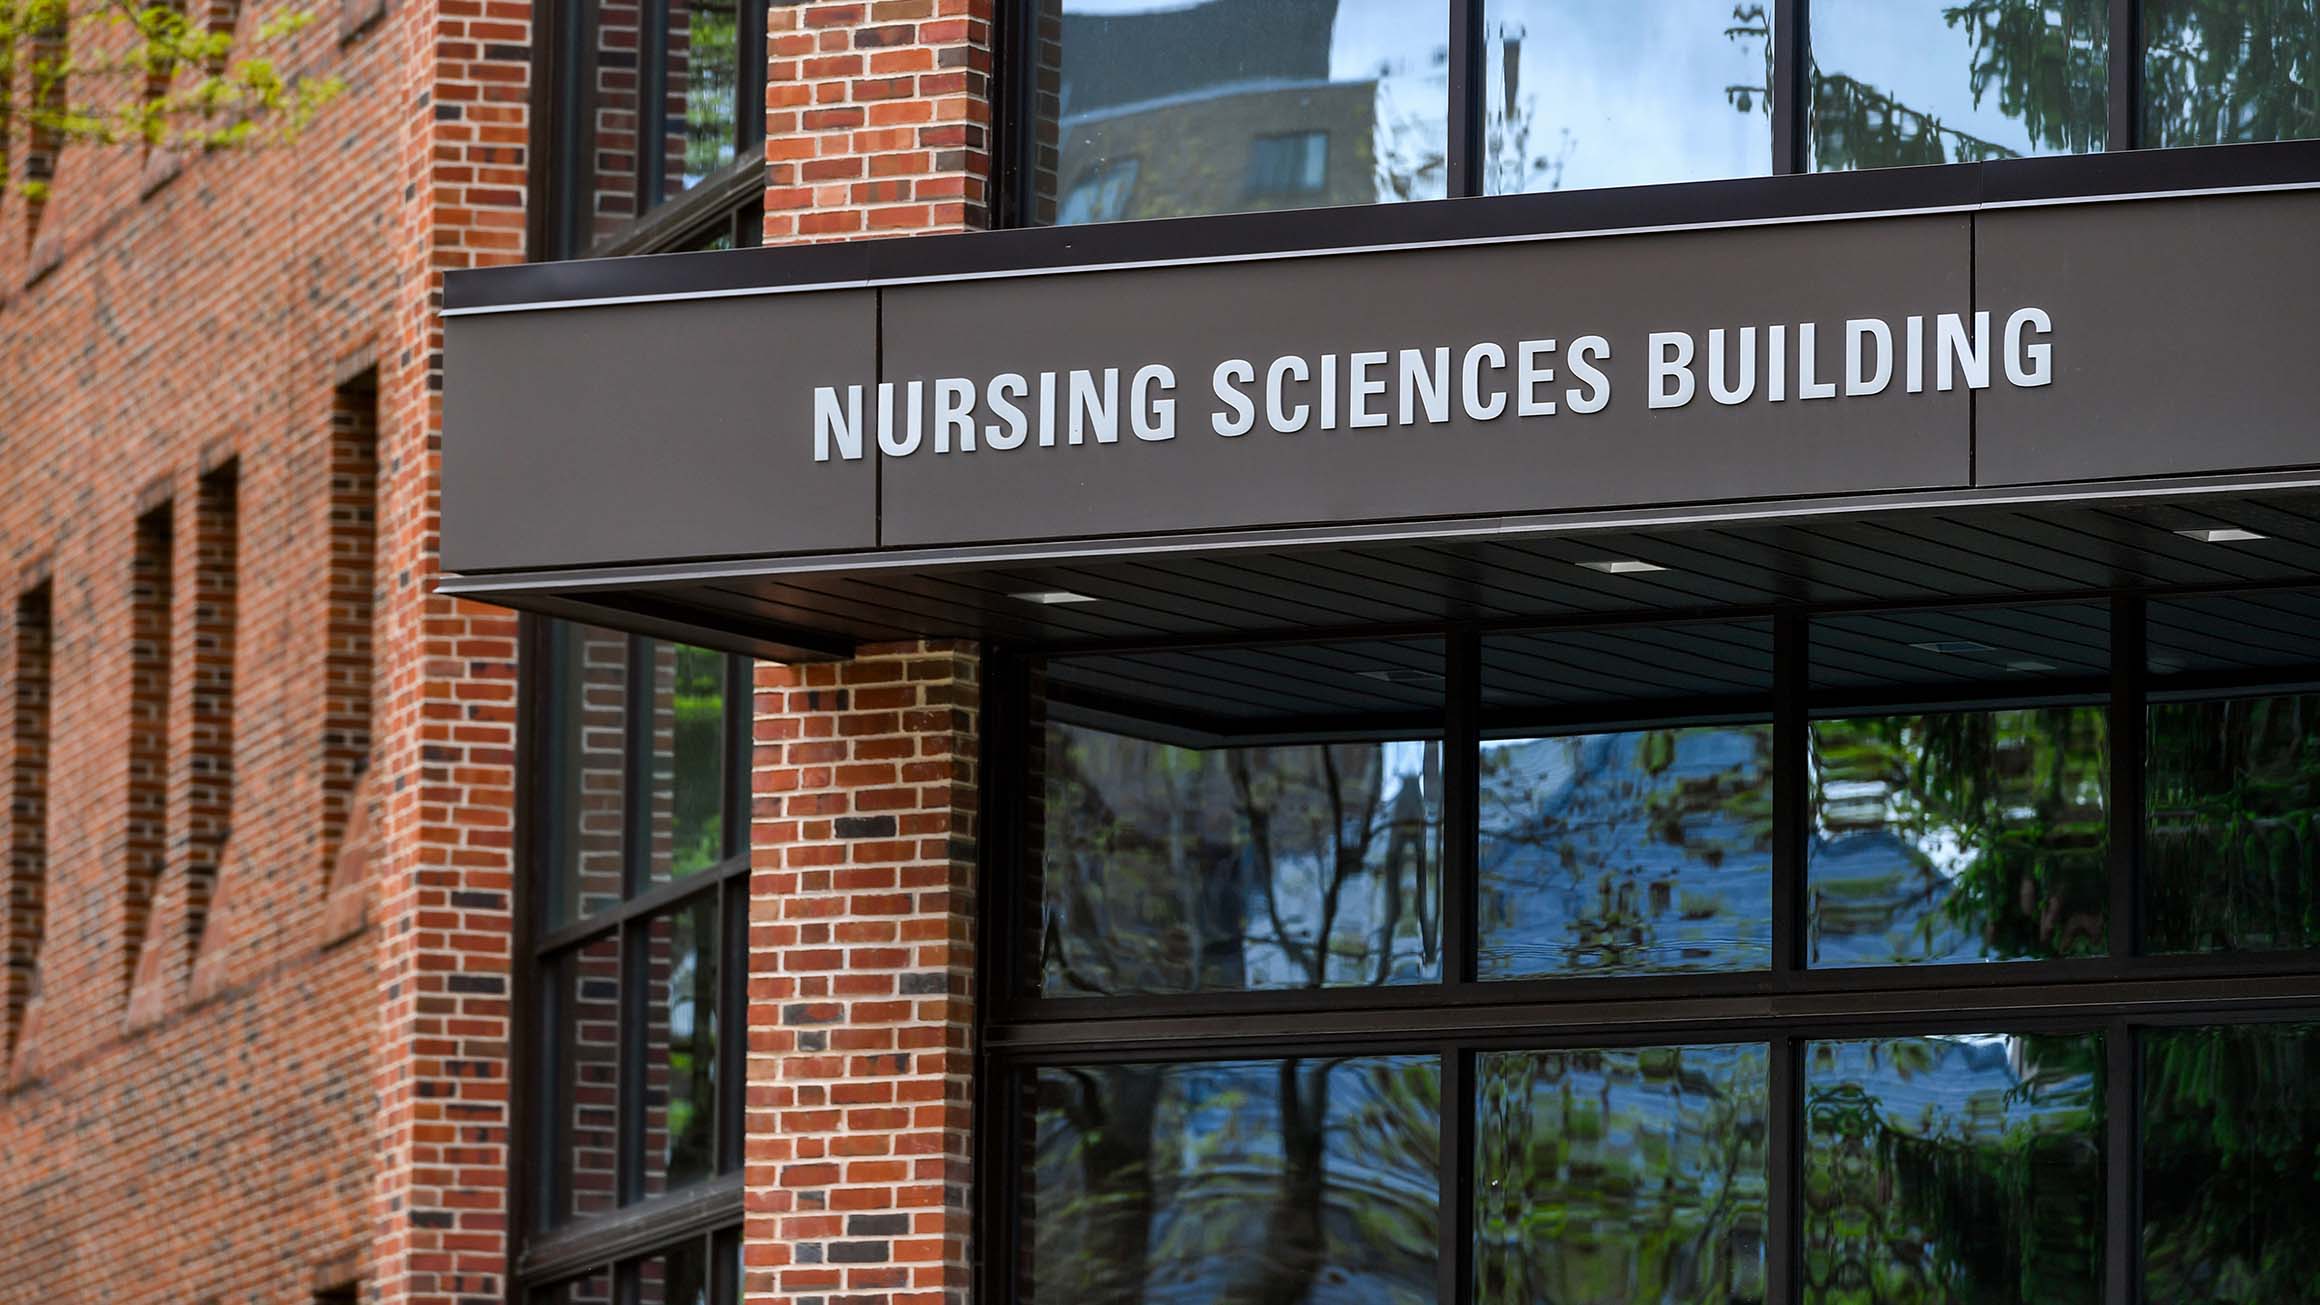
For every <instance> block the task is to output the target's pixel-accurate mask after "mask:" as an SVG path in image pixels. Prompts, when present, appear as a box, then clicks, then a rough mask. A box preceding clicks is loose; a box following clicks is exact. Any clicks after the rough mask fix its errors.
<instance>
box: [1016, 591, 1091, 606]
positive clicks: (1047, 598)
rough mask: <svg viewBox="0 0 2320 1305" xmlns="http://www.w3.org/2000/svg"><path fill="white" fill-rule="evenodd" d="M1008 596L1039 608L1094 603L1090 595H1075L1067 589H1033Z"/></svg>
mask: <svg viewBox="0 0 2320 1305" xmlns="http://www.w3.org/2000/svg"><path fill="white" fill-rule="evenodd" d="M1008 596H1009V597H1011V598H1014V599H1017V600H1018V601H1021V602H1026V603H1037V604H1039V605H1040V606H1041V607H1061V606H1063V605H1064V604H1066V603H1092V602H1094V601H1096V599H1095V597H1094V596H1093V595H1091V594H1075V593H1073V592H1072V591H1070V590H1069V589H1034V590H1032V591H1031V592H1029V593H1023V594H1010V595H1008Z"/></svg>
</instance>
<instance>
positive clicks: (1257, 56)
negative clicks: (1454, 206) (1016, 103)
mask: <svg viewBox="0 0 2320 1305" xmlns="http://www.w3.org/2000/svg"><path fill="white" fill-rule="evenodd" d="M1041 14H1042V22H1041V28H1040V30H1041V38H1042V39H1041V40H1040V42H1039V44H1040V58H1041V61H1042V63H1043V64H1045V65H1046V67H1047V68H1048V69H1051V70H1052V71H1049V72H1046V73H1045V75H1044V76H1043V77H1042V81H1041V85H1042V88H1043V89H1042V91H1041V93H1040V96H1039V100H1040V103H1039V112H1038V117H1039V123H1038V125H1037V127H1036V128H1035V130H1036V131H1037V132H1038V133H1039V135H1040V139H1039V140H1038V141H1037V142H1036V153H1037V155H1038V159H1039V164H1040V166H1039V167H1037V168H1036V169H1035V176H1036V182H1035V184H1036V187H1037V192H1038V193H1037V197H1036V199H1035V212H1034V219H1035V220H1037V221H1043V222H1048V221H1051V222H1055V223H1059V224H1071V223H1079V222H1108V221H1112V220H1115V219H1120V218H1160V217H1184V216H1189V215H1192V214H1200V213H1231V212H1239V211H1243V210H1248V209H1275V208H1307V207H1315V206H1320V205H1330V204H1371V203H1381V202H1386V201H1392V200H1406V199H1437V198H1440V197H1441V196H1442V195H1443V194H1445V193H1446V182H1447V176H1448V173H1447V158H1448V149H1449V146H1448V142H1449V94H1450V93H1449V85H1450V83H1449V67H1450V16H1449V15H1450V11H1449V6H1448V5H1447V4H1445V3H1441V2H1440V0H1427V2H1426V3H1417V4H1413V3H1411V0H1193V2H1192V3H1186V0H1045V3H1044V4H1043V6H1042V8H1041ZM1047 88H1052V89H1047Z"/></svg>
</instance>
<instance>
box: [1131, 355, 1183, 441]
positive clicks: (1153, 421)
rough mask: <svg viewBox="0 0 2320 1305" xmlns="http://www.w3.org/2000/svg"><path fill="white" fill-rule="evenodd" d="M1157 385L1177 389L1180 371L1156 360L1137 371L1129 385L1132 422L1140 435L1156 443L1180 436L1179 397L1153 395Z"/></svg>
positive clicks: (1165, 389) (1165, 390) (1163, 390)
mask: <svg viewBox="0 0 2320 1305" xmlns="http://www.w3.org/2000/svg"><path fill="white" fill-rule="evenodd" d="M1155 385H1157V386H1159V387H1160V392H1161V393H1162V394H1170V393H1174V392H1175V389H1176V373H1175V372H1173V371H1171V370H1169V369H1168V367H1167V366H1166V365H1165V364H1162V363H1153V364H1152V365H1151V366H1149V367H1146V368H1145V369H1143V370H1142V371H1140V372H1137V373H1136V379H1135V380H1134V381H1133V382H1132V383H1131V384H1130V386H1129V391H1130V394H1131V395H1132V396H1133V397H1132V404H1133V406H1132V407H1130V408H1129V410H1128V422H1129V425H1130V426H1131V427H1132V428H1133V429H1134V430H1135V432H1136V438H1137V439H1140V440H1149V441H1151V442H1153V443H1155V444H1156V443H1158V442H1160V441H1161V440H1172V439H1175V438H1176V400H1174V399H1156V398H1153V397H1152V387H1153V386H1155Z"/></svg>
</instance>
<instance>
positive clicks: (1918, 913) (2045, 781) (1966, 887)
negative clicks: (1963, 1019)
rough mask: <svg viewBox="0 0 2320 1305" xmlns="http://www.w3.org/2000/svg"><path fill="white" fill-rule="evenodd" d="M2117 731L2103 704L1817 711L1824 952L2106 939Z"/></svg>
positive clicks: (2045, 947)
mask: <svg viewBox="0 0 2320 1305" xmlns="http://www.w3.org/2000/svg"><path fill="white" fill-rule="evenodd" d="M2108 735H2109V716H2108V713H2106V712H2104V711H2103V710H2102V709H2100V708H2092V707H2047V708H2038V709H2034V710H2013V711H1981V712H1971V711H1969V712H1952V713H1946V714H1942V715H1934V716H1881V717H1861V718H1855V719H1848V720H1826V721H1816V722H1814V723H1813V727H1812V757H1811V763H1812V784H1813V789H1812V802H1813V810H1814V815H1815V830H1814V838H1813V844H1812V848H1811V853H1810V860H1809V868H1808V872H1807V873H1808V878H1809V882H1810V887H1811V893H1812V911H1811V922H1810V924H1811V945H1812V948H1813V960H1814V962H1815V963H1817V964H1829V965H1875V964H1891V963H1894V962H1902V961H1970V960H2002V959H2018V958H2034V957H2054V956H2073V955H2083V954H2087V953H2092V952H2097V951H2100V950H2102V949H2103V948H2104V947H2105V946H2106V945H2107V933H2106V931H2105V927H2104V920H2105V917H2106V911H2107V908H2108V897H2109V883H2110V878H2109V866H2108V861H2107V856H2108V848H2109V828H2108V820H2107V815H2106V813H2107V811H2108V809H2109V805H2110V803H2109V788H2110V782H2109V780H2110V776H2109V767H2108V743H2107V739H2108Z"/></svg>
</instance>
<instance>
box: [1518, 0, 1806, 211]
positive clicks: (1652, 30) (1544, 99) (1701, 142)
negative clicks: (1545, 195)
mask: <svg viewBox="0 0 2320 1305" xmlns="http://www.w3.org/2000/svg"><path fill="white" fill-rule="evenodd" d="M1772 12H1773V0H1746V2H1744V3H1735V2H1734V0H1488V3H1487V4H1486V5H1485V6H1484V9H1483V32H1482V39H1483V62H1484V65H1485V79H1486V89H1485V99H1484V101H1483V140H1482V145H1481V155H1482V181H1483V190H1484V193H1485V194H1491V195H1512V194H1522V193H1526V192H1531V191H1542V190H1580V189H1584V188H1586V187H1590V186H1638V185H1649V184H1653V183H1657V182H1665V181H1704V180H1710V179H1713V178H1717V177H1757V176H1763V175H1765V174H1767V173H1770V172H1771V171H1772V99H1771V97H1770V96H1769V95H1767V94H1766V93H1765V88H1766V87H1768V86H1770V85H1771V84H1772Z"/></svg>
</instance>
